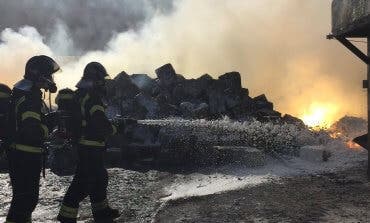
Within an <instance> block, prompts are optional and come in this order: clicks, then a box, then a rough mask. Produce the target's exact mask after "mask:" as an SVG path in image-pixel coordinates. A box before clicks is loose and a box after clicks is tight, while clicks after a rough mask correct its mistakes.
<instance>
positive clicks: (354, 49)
mask: <svg viewBox="0 0 370 223" xmlns="http://www.w3.org/2000/svg"><path fill="white" fill-rule="evenodd" d="M334 38H335V39H337V40H338V41H339V42H340V43H341V44H343V45H344V46H345V47H346V48H347V49H349V50H350V51H351V52H352V53H354V54H355V55H356V56H357V57H358V58H360V59H361V60H362V61H363V62H364V63H366V64H368V65H369V64H370V59H369V57H368V56H367V55H366V54H364V53H363V52H362V51H361V50H360V49H359V48H357V47H356V46H355V45H353V44H352V43H351V42H350V41H349V40H348V39H346V38H344V37H341V36H334Z"/></svg>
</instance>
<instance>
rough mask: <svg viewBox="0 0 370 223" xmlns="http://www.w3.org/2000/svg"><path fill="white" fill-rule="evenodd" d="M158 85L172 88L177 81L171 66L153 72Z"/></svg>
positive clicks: (167, 65) (166, 65) (164, 66)
mask: <svg viewBox="0 0 370 223" xmlns="http://www.w3.org/2000/svg"><path fill="white" fill-rule="evenodd" d="M155 73H156V74H157V77H158V79H159V85H160V86H161V87H163V88H168V87H173V86H174V84H175V83H176V81H177V74H176V71H175V69H174V68H173V67H172V65H171V64H169V63H168V64H165V65H163V66H161V67H159V68H158V69H156V70H155Z"/></svg>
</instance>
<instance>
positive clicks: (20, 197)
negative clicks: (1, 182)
mask: <svg viewBox="0 0 370 223" xmlns="http://www.w3.org/2000/svg"><path fill="white" fill-rule="evenodd" d="M8 159H9V176H10V181H11V184H12V192H13V197H12V201H11V205H10V209H9V212H8V216H7V218H6V219H7V222H17V223H18V222H30V221H31V216H32V212H33V211H34V210H35V208H36V205H37V203H38V199H39V184H40V174H41V160H42V155H41V154H34V153H28V152H23V151H18V150H15V149H10V150H9V153H8Z"/></svg>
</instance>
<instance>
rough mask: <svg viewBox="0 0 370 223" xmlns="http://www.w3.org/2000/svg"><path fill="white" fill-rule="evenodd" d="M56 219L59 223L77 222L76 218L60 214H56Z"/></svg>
mask: <svg viewBox="0 0 370 223" xmlns="http://www.w3.org/2000/svg"><path fill="white" fill-rule="evenodd" d="M57 220H58V221H59V222H61V223H77V219H76V218H67V217H64V216H62V215H60V214H59V215H58V217H57Z"/></svg>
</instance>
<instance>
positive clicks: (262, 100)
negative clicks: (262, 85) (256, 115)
mask: <svg viewBox="0 0 370 223" xmlns="http://www.w3.org/2000/svg"><path fill="white" fill-rule="evenodd" d="M253 102H254V109H255V110H256V111H257V110H262V109H265V110H273V109H274V105H273V104H272V103H271V102H269V101H268V100H267V98H266V95H264V94H261V95H259V96H257V97H255V98H253Z"/></svg>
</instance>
